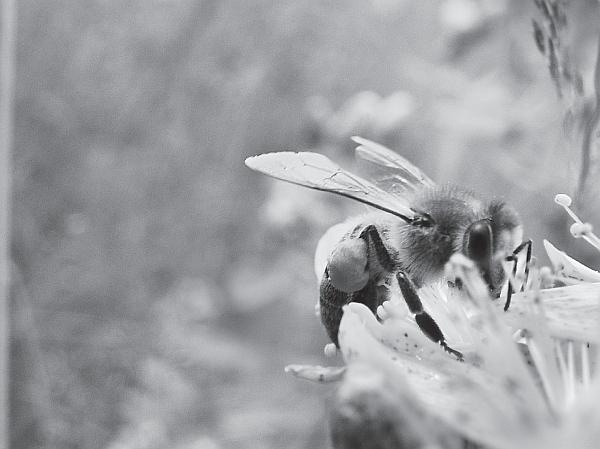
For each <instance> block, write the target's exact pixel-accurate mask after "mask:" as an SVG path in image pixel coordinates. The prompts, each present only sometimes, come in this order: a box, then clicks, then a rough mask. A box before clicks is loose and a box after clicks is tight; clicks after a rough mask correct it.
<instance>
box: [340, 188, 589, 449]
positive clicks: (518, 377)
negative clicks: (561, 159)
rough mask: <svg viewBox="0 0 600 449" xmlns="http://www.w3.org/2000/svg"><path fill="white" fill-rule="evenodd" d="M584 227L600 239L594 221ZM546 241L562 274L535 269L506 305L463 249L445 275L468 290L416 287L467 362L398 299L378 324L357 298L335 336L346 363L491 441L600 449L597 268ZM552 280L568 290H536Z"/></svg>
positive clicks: (502, 448) (473, 436) (548, 448)
mask: <svg viewBox="0 0 600 449" xmlns="http://www.w3.org/2000/svg"><path fill="white" fill-rule="evenodd" d="M561 199H564V198H561ZM557 202H559V201H557ZM561 205H563V207H565V208H567V209H568V205H566V206H565V205H564V204H561ZM568 210H569V213H570V214H572V216H573V217H574V220H575V221H576V223H577V222H578V223H581V221H580V220H579V219H578V218H576V216H575V215H574V214H573V213H572V211H570V209H568ZM581 231H582V233H581V236H582V237H583V238H585V239H586V240H587V241H589V242H590V243H591V244H593V245H594V246H596V245H595V243H596V242H597V240H598V239H597V237H596V236H595V235H594V234H593V233H592V231H591V226H590V227H584V228H583V229H582V230H581ZM545 246H546V249H547V250H548V254H549V257H550V259H551V260H552V263H553V265H554V271H553V272H552V271H551V272H549V270H538V269H536V268H535V267H533V268H532V269H531V275H530V280H529V282H528V285H527V288H526V289H525V290H526V291H525V292H523V293H518V294H516V295H515V296H514V297H513V301H512V305H511V308H510V309H509V310H508V311H507V312H503V310H502V306H503V304H501V301H498V300H495V301H494V300H492V298H490V297H489V295H488V292H487V289H486V287H485V284H484V283H483V281H482V279H481V278H480V276H479V274H478V272H477V270H476V269H475V266H474V265H473V263H472V262H471V261H469V260H468V259H466V258H465V257H464V256H461V255H455V256H453V258H452V259H451V261H450V262H449V270H450V271H451V274H452V275H453V276H457V277H459V278H460V279H461V280H462V282H463V285H464V288H463V290H462V293H458V292H456V291H454V290H450V289H448V288H447V287H446V286H445V285H443V284H439V285H434V286H430V287H427V288H424V289H421V290H420V292H419V293H420V295H421V299H422V301H423V304H424V306H425V309H426V310H428V311H429V313H430V314H431V315H432V316H433V318H434V319H435V320H436V322H437V323H438V324H439V326H440V328H441V329H442V330H443V332H444V334H445V336H446V340H447V343H448V345H449V346H451V347H452V348H455V349H457V350H459V351H461V352H462V353H463V354H464V355H465V363H460V362H457V361H456V360H454V359H453V358H452V357H450V356H449V355H448V354H446V353H445V352H444V350H443V349H442V348H441V347H440V346H439V345H437V344H436V343H434V342H432V341H430V340H428V339H427V337H425V336H424V335H423V333H422V332H421V331H420V330H419V329H418V327H417V326H416V324H415V323H414V321H413V319H412V316H411V315H410V314H409V313H408V311H407V310H406V307H405V305H404V303H403V300H402V298H392V299H391V300H390V301H389V302H387V303H385V304H384V305H383V306H382V307H381V308H380V310H379V311H378V314H379V316H380V319H381V320H380V321H378V320H377V319H376V318H375V317H374V316H373V314H372V313H371V312H370V311H369V310H368V309H367V308H366V307H365V306H363V305H361V304H357V303H350V304H349V305H348V306H346V307H345V311H344V316H343V318H342V322H341V325H340V331H339V341H340V348H341V351H342V353H343V355H344V359H345V361H346V363H347V365H348V366H349V367H350V368H352V366H354V365H361V366H362V365H369V366H372V367H373V368H374V369H376V370H377V371H378V372H381V373H384V374H385V375H386V376H388V380H389V379H393V381H394V383H395V385H396V390H398V389H400V390H401V391H402V392H403V394H405V395H410V397H412V398H414V401H416V403H418V404H420V406H421V407H423V409H424V410H425V411H426V413H427V414H429V415H431V416H432V417H434V418H435V419H438V420H439V421H440V422H442V423H443V424H445V425H446V426H447V427H448V428H449V429H452V430H453V431H454V432H456V433H458V434H459V435H462V436H463V437H464V438H465V439H466V440H469V441H472V442H475V443H477V444H480V445H482V446H483V447H485V448H499V449H508V448H511V449H513V448H532V449H537V448H539V449H542V448H543V449H553V448H556V449H559V448H561V449H563V448H576V449H580V448H596V447H598V446H599V442H600V375H599V374H598V372H597V369H596V366H597V365H598V363H597V362H598V360H597V358H598V352H597V351H596V348H597V345H598V343H599V342H600V313H599V310H600V307H599V301H600V283H598V280H600V279H599V277H600V274H598V273H597V272H595V271H593V270H591V269H589V268H588V267H585V266H584V265H583V264H580V263H579V262H576V261H575V260H574V259H571V258H569V257H568V256H567V255H566V254H564V253H562V252H560V251H558V250H557V249H556V248H554V247H553V246H552V245H551V244H550V243H548V242H546V243H545ZM548 278H550V281H554V280H556V281H559V282H561V283H562V284H568V285H566V286H563V287H559V288H546V289H542V288H540V286H542V285H543V284H545V283H547V282H548ZM565 280H568V281H569V282H564V281H565ZM511 281H512V282H515V283H516V282H518V279H511ZM351 373H352V371H349V374H351ZM394 394H398V393H397V392H396V393H394ZM398 406H399V407H402V404H401V403H399V405H398ZM436 444H437V443H436V441H433V442H432V441H431V438H424V439H423V445H428V447H436V446H435V445H436ZM432 445H433V446H432ZM423 447H424V446H423Z"/></svg>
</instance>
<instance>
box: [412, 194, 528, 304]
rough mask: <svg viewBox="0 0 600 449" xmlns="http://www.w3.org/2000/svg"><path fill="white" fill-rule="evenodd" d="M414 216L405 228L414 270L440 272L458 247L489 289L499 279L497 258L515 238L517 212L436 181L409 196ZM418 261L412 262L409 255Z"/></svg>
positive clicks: (517, 233) (495, 286)
mask: <svg viewBox="0 0 600 449" xmlns="http://www.w3.org/2000/svg"><path fill="white" fill-rule="evenodd" d="M413 209H414V210H415V211H416V212H417V217H416V218H415V219H414V220H413V222H412V223H411V225H410V226H408V227H407V229H406V239H405V246H407V247H408V246H410V247H411V248H412V251H411V253H410V254H411V255H412V256H413V257H412V258H411V262H412V264H413V265H416V266H417V271H419V272H423V273H425V272H427V271H440V270H442V269H443V266H444V265H445V263H446V262H447V261H448V260H449V259H450V256H451V255H452V254H453V253H456V252H462V253H463V254H465V255H466V256H467V257H469V258H470V259H472V260H473V261H474V262H475V263H476V264H477V266H478V267H479V269H480V272H481V274H482V277H483V278H484V280H485V281H486V283H487V284H488V285H489V286H490V290H491V291H492V292H493V293H498V292H499V289H500V288H501V286H502V283H503V281H504V270H503V267H502V261H503V260H504V257H505V256H506V255H507V254H509V253H510V252H511V251H512V250H513V249H514V248H515V247H516V246H517V245H518V244H519V243H521V237H522V232H521V227H520V220H519V217H518V215H517V213H516V212H515V211H514V209H512V208H511V207H510V206H507V205H506V204H505V203H503V202H498V201H493V202H491V203H486V202H484V201H482V200H481V199H480V198H478V197H477V196H475V195H474V194H472V193H471V192H468V191H464V190H462V189H459V188H457V187H448V186H441V187H440V186H438V187H436V188H434V189H432V190H430V191H426V192H423V193H422V194H421V196H419V197H417V198H415V202H414V203H413ZM415 259H416V260H418V261H414V260H415Z"/></svg>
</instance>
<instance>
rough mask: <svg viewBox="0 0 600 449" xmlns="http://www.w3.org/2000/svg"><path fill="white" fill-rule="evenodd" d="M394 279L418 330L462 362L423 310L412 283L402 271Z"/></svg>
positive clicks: (460, 357) (461, 356)
mask: <svg viewBox="0 0 600 449" xmlns="http://www.w3.org/2000/svg"><path fill="white" fill-rule="evenodd" d="M396 279H397V280H398V285H399V286H400V291H401V292H402V296H403V297H404V300H405V301H406V305H407V306H408V309H409V310H410V313H412V314H413V315H414V316H415V321H416V322H417V325H418V326H419V329H421V331H422V332H423V333H424V334H425V335H426V336H427V337H428V338H429V339H430V340H433V341H435V342H436V343H439V345H440V346H441V347H442V348H444V350H445V351H446V352H448V353H449V354H452V355H453V356H455V357H456V358H457V359H458V360H459V361H461V362H462V361H463V355H462V353H461V352H459V351H457V350H455V349H452V348H451V347H450V346H448V344H447V343H446V338H445V337H444V334H443V332H442V330H441V329H440V327H439V326H438V325H437V323H436V322H435V321H434V319H433V318H432V317H431V315H429V314H428V313H427V312H426V311H425V309H423V303H422V302H421V298H419V294H418V293H417V288H416V286H415V284H414V282H413V281H411V280H410V278H409V277H408V276H407V275H406V273H404V272H403V271H399V272H398V273H396Z"/></svg>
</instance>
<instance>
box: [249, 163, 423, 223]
mask: <svg viewBox="0 0 600 449" xmlns="http://www.w3.org/2000/svg"><path fill="white" fill-rule="evenodd" d="M246 165H247V166H248V167H250V168H251V169H252V170H256V171H258V172H261V173H264V174H265V175H269V176H271V177H273V178H277V179H281V180H283V181H287V182H291V183H292V184H298V185H301V186H304V187H308V188H311V189H315V190H323V191H326V192H332V193H336V194H338V195H342V196H345V197H348V198H352V199H355V200H357V201H360V202H361V203H365V204H368V205H370V206H373V207H376V208H377V209H380V210H383V211H385V212H389V213H391V214H393V215H396V216H397V217H400V218H402V219H403V220H405V221H407V222H410V221H412V220H413V219H415V218H416V217H417V215H418V214H417V213H416V212H415V211H413V210H412V209H411V208H410V206H409V204H408V201H407V200H406V199H404V198H402V197H401V196H397V195H393V194H390V193H388V192H386V191H385V190H382V189H381V188H379V187H377V186H376V185H375V184H373V183H372V182H369V181H367V180H366V179H363V178H361V177H359V176H356V175H354V174H353V173H350V172H349V171H347V170H344V169H343V168H342V167H340V166H339V165H337V164H336V163H334V162H333V161H331V160H330V159H329V158H327V157H326V156H323V155H322V154H318V153H311V152H301V153H293V152H287V151H286V152H280V153H266V154H260V155H258V156H253V157H249V158H248V159H246Z"/></svg>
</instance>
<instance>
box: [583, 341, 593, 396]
mask: <svg viewBox="0 0 600 449" xmlns="http://www.w3.org/2000/svg"><path fill="white" fill-rule="evenodd" d="M589 351H590V347H589V345H588V344H587V343H581V382H582V384H583V386H584V387H588V386H589V385H590V377H591V372H590V355H589Z"/></svg>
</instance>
